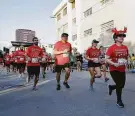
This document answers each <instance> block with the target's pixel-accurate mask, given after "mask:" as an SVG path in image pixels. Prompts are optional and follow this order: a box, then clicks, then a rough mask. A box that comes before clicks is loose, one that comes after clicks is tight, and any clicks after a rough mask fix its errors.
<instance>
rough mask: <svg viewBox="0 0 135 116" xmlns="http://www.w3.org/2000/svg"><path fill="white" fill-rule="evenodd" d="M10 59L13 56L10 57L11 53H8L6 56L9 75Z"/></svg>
mask: <svg viewBox="0 0 135 116" xmlns="http://www.w3.org/2000/svg"><path fill="white" fill-rule="evenodd" d="M10 59H11V56H10V55H9V52H7V53H6V55H5V66H6V69H7V74H8V73H9V72H10Z"/></svg>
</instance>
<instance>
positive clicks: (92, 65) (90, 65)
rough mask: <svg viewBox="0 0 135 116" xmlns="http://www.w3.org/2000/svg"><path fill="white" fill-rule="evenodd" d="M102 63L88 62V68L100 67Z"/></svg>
mask: <svg viewBox="0 0 135 116" xmlns="http://www.w3.org/2000/svg"><path fill="white" fill-rule="evenodd" d="M100 66H101V64H100V63H94V62H92V61H89V62H88V68H95V67H100Z"/></svg>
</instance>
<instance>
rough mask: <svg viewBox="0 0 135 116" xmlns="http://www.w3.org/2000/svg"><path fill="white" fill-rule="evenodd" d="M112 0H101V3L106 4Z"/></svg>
mask: <svg viewBox="0 0 135 116" xmlns="http://www.w3.org/2000/svg"><path fill="white" fill-rule="evenodd" d="M111 1H112V0H101V3H102V4H106V3H108V2H111Z"/></svg>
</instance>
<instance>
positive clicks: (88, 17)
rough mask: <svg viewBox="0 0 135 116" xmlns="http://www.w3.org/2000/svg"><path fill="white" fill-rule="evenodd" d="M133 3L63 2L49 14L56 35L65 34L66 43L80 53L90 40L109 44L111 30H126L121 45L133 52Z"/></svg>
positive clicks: (116, 0)
mask: <svg viewBox="0 0 135 116" xmlns="http://www.w3.org/2000/svg"><path fill="white" fill-rule="evenodd" d="M134 5H135V2H134V0H130V2H129V0H124V1H123V0H63V1H62V2H61V3H60V4H59V5H58V6H57V8H56V9H55V10H54V11H53V16H54V17H56V18H55V19H56V28H57V35H58V38H60V35H61V33H62V32H67V33H68V34H69V35H70V36H69V41H70V42H71V43H72V44H73V46H76V47H77V48H78V50H79V51H80V52H84V50H86V49H87V48H88V47H89V46H90V45H91V41H92V40H93V39H98V40H100V45H103V46H106V47H107V46H110V45H111V44H112V43H113V39H112V32H111V30H112V28H114V27H117V28H118V29H123V28H124V26H126V27H127V28H128V31H127V37H126V38H125V44H127V45H128V46H129V49H130V51H131V52H132V51H134V52H135V47H133V46H135V39H134V38H135V34H134V30H135V26H134V25H135V14H134V13H133V11H134V10H135V7H134Z"/></svg>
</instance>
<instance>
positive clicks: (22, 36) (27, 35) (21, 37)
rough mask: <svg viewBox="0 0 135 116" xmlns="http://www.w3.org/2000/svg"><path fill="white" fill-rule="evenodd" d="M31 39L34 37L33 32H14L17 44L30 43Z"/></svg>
mask: <svg viewBox="0 0 135 116" xmlns="http://www.w3.org/2000/svg"><path fill="white" fill-rule="evenodd" d="M33 37H35V31H32V30H28V29H17V30H16V41H18V42H32V38H33Z"/></svg>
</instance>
